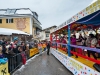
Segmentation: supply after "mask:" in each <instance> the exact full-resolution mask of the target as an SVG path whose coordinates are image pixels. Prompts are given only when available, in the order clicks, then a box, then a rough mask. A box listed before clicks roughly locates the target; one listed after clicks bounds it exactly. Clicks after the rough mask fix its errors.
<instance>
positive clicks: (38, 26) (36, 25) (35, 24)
mask: <svg viewBox="0 0 100 75" xmlns="http://www.w3.org/2000/svg"><path fill="white" fill-rule="evenodd" d="M33 26H34V27H36V28H38V29H40V30H42V27H41V26H40V25H39V24H37V23H34V24H33Z"/></svg>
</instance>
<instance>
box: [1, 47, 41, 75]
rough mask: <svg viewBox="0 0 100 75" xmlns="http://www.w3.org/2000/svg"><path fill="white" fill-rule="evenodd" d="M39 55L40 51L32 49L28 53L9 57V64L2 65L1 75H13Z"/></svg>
mask: <svg viewBox="0 0 100 75" xmlns="http://www.w3.org/2000/svg"><path fill="white" fill-rule="evenodd" d="M37 53H39V50H38V49H37V48H32V49H30V50H28V51H25V52H22V53H18V54H16V55H11V56H9V57H8V62H7V63H6V64H1V65H0V75H12V73H13V72H14V71H16V70H17V69H18V68H20V67H21V66H22V64H25V63H26V61H27V60H28V59H30V58H31V57H33V56H34V55H36V54H37ZM23 54H24V55H25V56H24V55H23Z"/></svg>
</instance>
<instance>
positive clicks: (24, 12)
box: [0, 8, 41, 24]
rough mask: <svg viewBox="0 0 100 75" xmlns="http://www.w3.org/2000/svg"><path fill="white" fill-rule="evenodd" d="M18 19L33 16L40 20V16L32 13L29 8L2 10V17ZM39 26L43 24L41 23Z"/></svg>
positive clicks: (0, 14)
mask: <svg viewBox="0 0 100 75" xmlns="http://www.w3.org/2000/svg"><path fill="white" fill-rule="evenodd" d="M5 16H8V17H18V16H32V17H34V18H35V19H36V21H37V22H39V20H38V14H37V13H36V12H34V11H31V10H30V9H29V8H15V9H9V8H8V9H0V17H5ZM39 24H41V23H40V22H39Z"/></svg>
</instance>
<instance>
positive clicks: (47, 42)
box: [38, 41, 51, 55]
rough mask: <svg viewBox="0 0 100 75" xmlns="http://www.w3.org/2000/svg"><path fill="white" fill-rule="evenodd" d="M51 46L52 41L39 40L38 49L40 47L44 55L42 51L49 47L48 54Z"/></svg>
mask: <svg viewBox="0 0 100 75" xmlns="http://www.w3.org/2000/svg"><path fill="white" fill-rule="evenodd" d="M50 46H51V43H50V41H46V42H39V43H38V49H39V51H40V55H42V51H46V49H47V55H49V52H50Z"/></svg>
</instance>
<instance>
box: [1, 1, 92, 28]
mask: <svg viewBox="0 0 100 75" xmlns="http://www.w3.org/2000/svg"><path fill="white" fill-rule="evenodd" d="M92 1H93V0H0V9H3V8H5V9H6V8H30V9H31V10H32V11H35V12H37V13H38V15H39V21H40V22H41V23H42V28H43V29H44V28H47V27H50V26H53V25H57V26H59V25H60V24H62V23H63V22H65V21H66V20H67V19H69V18H71V17H72V16H73V15H75V14H76V13H78V12H79V11H81V10H83V9H84V8H86V7H87V6H88V5H89V4H90V3H91V2H92Z"/></svg>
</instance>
